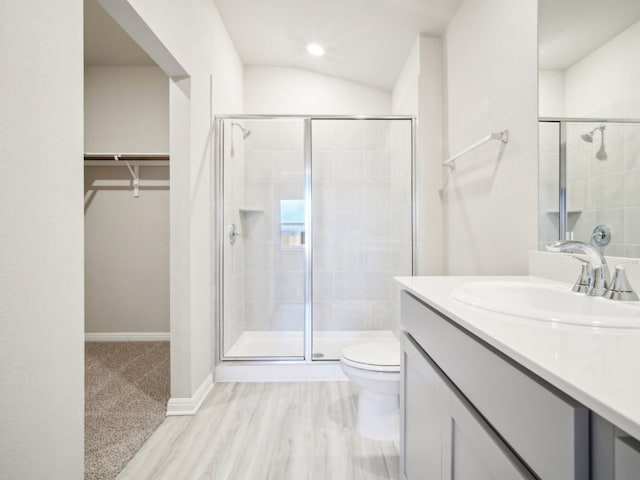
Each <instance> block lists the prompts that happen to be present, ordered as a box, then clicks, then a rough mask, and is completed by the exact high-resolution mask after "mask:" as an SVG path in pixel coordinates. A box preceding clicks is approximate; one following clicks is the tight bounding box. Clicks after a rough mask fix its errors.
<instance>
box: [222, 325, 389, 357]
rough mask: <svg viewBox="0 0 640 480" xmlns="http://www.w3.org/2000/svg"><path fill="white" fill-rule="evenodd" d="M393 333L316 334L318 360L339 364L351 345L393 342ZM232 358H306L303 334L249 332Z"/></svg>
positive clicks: (233, 348) (234, 347) (231, 352)
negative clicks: (344, 351) (347, 347)
mask: <svg viewBox="0 0 640 480" xmlns="http://www.w3.org/2000/svg"><path fill="white" fill-rule="evenodd" d="M393 339H395V335H394V334H393V332H391V330H358V331H326V330H319V331H314V332H313V358H314V360H339V359H340V352H342V349H343V348H344V347H346V346H348V345H351V344H354V343H360V342H373V341H380V340H393ZM226 356H227V358H228V357H304V334H303V332H290V331H285V332H273V331H246V332H243V333H242V335H240V338H238V340H237V341H236V342H235V343H234V344H233V345H232V346H231V348H230V349H229V350H228V351H227V354H226Z"/></svg>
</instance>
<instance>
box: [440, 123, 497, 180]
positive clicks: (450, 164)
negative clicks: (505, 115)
mask: <svg viewBox="0 0 640 480" xmlns="http://www.w3.org/2000/svg"><path fill="white" fill-rule="evenodd" d="M490 140H500V141H501V142H502V143H503V144H507V143H509V130H502V131H501V132H495V133H491V134H489V135H487V136H486V137H484V138H482V139H480V140H478V141H477V142H475V143H473V144H471V145H469V146H468V147H467V148H465V149H464V150H462V151H460V152H459V153H457V154H456V155H454V156H452V157H449V158H448V159H447V161H446V162H444V163H443V164H442V166H443V167H449V168H450V169H452V170H454V169H455V168H456V160H457V159H458V158H460V157H462V156H463V155H466V154H467V153H469V152H470V151H471V150H474V149H476V148H478V147H479V146H480V145H484V144H485V143H487V142H488V141H490Z"/></svg>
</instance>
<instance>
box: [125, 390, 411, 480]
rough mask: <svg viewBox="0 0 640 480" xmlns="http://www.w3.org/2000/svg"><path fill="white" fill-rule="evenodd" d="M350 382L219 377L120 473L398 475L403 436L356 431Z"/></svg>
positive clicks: (248, 478)
mask: <svg viewBox="0 0 640 480" xmlns="http://www.w3.org/2000/svg"><path fill="white" fill-rule="evenodd" d="M356 402H357V396H356V390H355V387H354V386H353V385H352V384H351V382H303V383H218V384H216V385H215V386H214V389H213V391H212V392H211V393H210V394H209V396H208V397H207V399H206V400H205V402H204V403H203V405H202V407H201V409H200V411H199V412H198V413H197V414H196V415H195V416H193V417H168V418H167V419H166V420H165V421H164V422H163V423H162V425H160V427H159V428H158V430H156V432H155V433H154V434H153V435H152V436H151V438H150V439H149V440H148V441H147V442H146V443H145V445H144V446H143V447H142V449H141V450H140V451H139V452H138V454H137V455H136V456H135V457H134V458H133V460H131V462H130V463H129V464H128V465H127V467H126V468H125V470H124V471H123V472H122V473H121V474H120V476H118V479H122V480H124V479H135V480H141V479H154V480H156V479H172V480H179V479H185V480H214V479H215V480H263V479H264V480H267V479H269V480H276V479H292V480H293V479H296V480H301V479H313V480H324V479H326V480H360V479H362V480H364V479H399V478H400V475H399V447H398V444H397V443H396V442H378V441H374V440H369V439H366V438H364V437H362V436H360V435H359V434H358V433H357V432H356V431H355V428H354V427H355V421H356Z"/></svg>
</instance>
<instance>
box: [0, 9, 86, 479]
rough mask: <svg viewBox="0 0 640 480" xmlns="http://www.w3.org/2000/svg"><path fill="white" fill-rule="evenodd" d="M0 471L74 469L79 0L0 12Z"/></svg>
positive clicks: (79, 276) (64, 473)
mask: <svg viewBox="0 0 640 480" xmlns="http://www.w3.org/2000/svg"><path fill="white" fill-rule="evenodd" d="M0 32H2V41H0V59H1V60H0V88H1V91H2V115H0V172H1V174H0V200H1V201H0V219H1V220H0V265H2V267H1V268H0V365H2V367H1V369H2V375H1V376H2V381H1V382H0V409H1V411H2V417H1V419H0V432H1V433H0V478H7V479H14V478H15V479H18V478H19V479H32V478H65V479H70V480H71V479H77V480H79V479H82V478H83V469H84V465H83V463H84V462H83V451H84V444H83V431H84V377H83V372H84V366H83V357H84V341H83V340H84V339H83V333H84V332H83V331H84V326H83V295H82V289H83V244H82V236H83V233H82V232H83V228H82V222H83V220H82V197H81V191H82V190H81V189H82V161H83V160H82V65H83V59H82V2H68V1H60V0H54V1H51V2H45V3H42V2H40V1H34V0H25V1H21V2H3V4H2V15H0Z"/></svg>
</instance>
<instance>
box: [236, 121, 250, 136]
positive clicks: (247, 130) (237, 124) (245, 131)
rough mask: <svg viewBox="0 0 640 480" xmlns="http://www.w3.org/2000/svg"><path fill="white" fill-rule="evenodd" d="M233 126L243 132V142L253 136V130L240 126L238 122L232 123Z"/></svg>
mask: <svg viewBox="0 0 640 480" xmlns="http://www.w3.org/2000/svg"><path fill="white" fill-rule="evenodd" d="M231 126H232V127H238V128H239V129H240V131H241V132H242V139H243V140H246V139H247V137H248V136H249V135H251V130H249V129H247V128H244V127H243V126H242V125H240V124H239V123H237V122H232V123H231Z"/></svg>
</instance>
